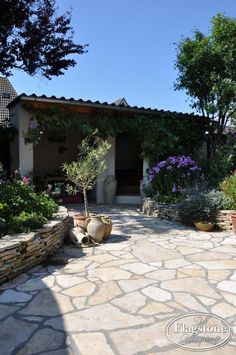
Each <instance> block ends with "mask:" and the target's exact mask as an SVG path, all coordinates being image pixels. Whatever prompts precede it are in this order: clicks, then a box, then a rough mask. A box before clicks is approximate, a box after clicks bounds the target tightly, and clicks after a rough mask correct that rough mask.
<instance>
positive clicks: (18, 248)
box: [0, 207, 70, 283]
mask: <svg viewBox="0 0 236 355" xmlns="http://www.w3.org/2000/svg"><path fill="white" fill-rule="evenodd" d="M69 221H70V217H69V216H68V213H67V209H66V208H65V207H59V211H58V212H57V213H55V214H54V215H53V218H52V219H51V220H50V221H48V223H47V224H45V225H44V226H43V228H42V229H37V230H35V231H34V232H31V233H22V234H17V235H11V236H10V235H6V236H4V237H3V238H1V239H0V283H2V282H4V281H6V280H7V279H12V278H13V277H15V276H16V275H18V274H20V273H21V272H23V271H26V270H28V269H30V268H31V267H32V266H35V265H37V264H39V263H41V262H42V261H43V260H44V259H45V258H46V257H47V256H48V255H50V254H53V253H54V252H55V251H56V249H58V248H59V247H60V246H61V245H62V244H63V242H64V239H65V237H66V236H67V234H68V232H69Z"/></svg>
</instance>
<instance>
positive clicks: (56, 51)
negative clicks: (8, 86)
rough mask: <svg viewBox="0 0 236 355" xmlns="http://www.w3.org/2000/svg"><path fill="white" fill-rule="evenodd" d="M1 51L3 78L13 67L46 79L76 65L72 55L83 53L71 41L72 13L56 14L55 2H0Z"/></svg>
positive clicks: (23, 0) (0, 67) (9, 73)
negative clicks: (40, 75)
mask: <svg viewBox="0 0 236 355" xmlns="http://www.w3.org/2000/svg"><path fill="white" fill-rule="evenodd" d="M6 14H7V15H6ZM0 48H1V51H0V73H1V74H2V75H3V76H9V75H11V74H12V71H13V69H15V68H16V69H20V70H23V71H24V72H26V73H28V74H29V75H35V74H38V73H40V74H42V75H43V76H44V77H46V78H48V79H51V78H52V77H53V76H58V75H62V74H64V71H65V70H67V69H68V68H70V67H74V66H75V64H76V61H75V59H74V58H73V56H71V55H74V54H83V53H84V52H85V46H81V45H79V44H76V43H75V42H74V41H73V29H72V27H71V13H70V12H66V13H65V14H62V15H57V7H56V1H55V0H1V12H0Z"/></svg>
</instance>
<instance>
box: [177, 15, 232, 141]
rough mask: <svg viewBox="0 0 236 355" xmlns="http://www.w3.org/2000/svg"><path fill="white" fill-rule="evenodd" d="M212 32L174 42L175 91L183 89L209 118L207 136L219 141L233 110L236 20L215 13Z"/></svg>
mask: <svg viewBox="0 0 236 355" xmlns="http://www.w3.org/2000/svg"><path fill="white" fill-rule="evenodd" d="M211 24H212V27H211V31H210V33H209V34H208V35H204V34H203V33H201V32H200V31H198V30H195V31H194V35H193V38H189V37H188V38H185V39H183V40H181V41H180V42H179V43H178V44H177V60H176V68H177V70H178V78H177V82H176V83H175V88H176V89H177V90H185V91H186V92H187V94H188V95H189V96H190V98H191V107H192V108H194V109H196V110H197V111H198V112H200V113H201V114H202V115H203V116H206V117H208V118H209V119H210V120H211V127H210V136H211V137H212V136H213V134H214V135H215V133H216V144H220V142H221V137H222V132H223V131H224V129H225V126H226V125H227V123H228V122H229V121H230V119H231V118H232V117H233V116H234V114H235V112H236V19H235V18H230V17H227V16H225V15H221V14H218V15H216V16H215V17H213V18H212V20H211Z"/></svg>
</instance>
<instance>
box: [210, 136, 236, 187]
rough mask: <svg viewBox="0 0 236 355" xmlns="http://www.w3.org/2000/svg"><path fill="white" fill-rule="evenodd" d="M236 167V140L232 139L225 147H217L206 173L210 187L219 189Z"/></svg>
mask: <svg viewBox="0 0 236 355" xmlns="http://www.w3.org/2000/svg"><path fill="white" fill-rule="evenodd" d="M235 166H236V139H235V138H234V137H233V138H230V139H229V140H228V142H227V144H225V145H221V146H218V147H216V150H215V152H214V154H213V155H212V157H211V160H210V162H209V165H208V166H207V167H206V171H207V173H208V176H209V182H210V185H211V186H213V187H218V186H219V184H220V182H221V181H222V180H223V179H224V177H225V176H226V175H228V174H229V173H230V172H231V171H232V169H233V168H234V167H235Z"/></svg>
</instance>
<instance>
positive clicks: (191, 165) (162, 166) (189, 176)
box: [147, 155, 203, 196]
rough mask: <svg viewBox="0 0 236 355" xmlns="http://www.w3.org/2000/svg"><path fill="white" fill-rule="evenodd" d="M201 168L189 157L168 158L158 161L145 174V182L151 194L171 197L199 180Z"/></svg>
mask: <svg viewBox="0 0 236 355" xmlns="http://www.w3.org/2000/svg"><path fill="white" fill-rule="evenodd" d="M200 175H201V176H203V174H202V173H201V168H200V167H199V166H198V164H197V163H196V162H195V161H194V160H193V159H192V158H191V157H189V156H185V155H180V156H170V157H168V158H167V159H166V160H162V161H159V162H158V163H157V164H156V165H154V166H153V167H152V168H151V169H150V170H149V172H148V174H147V181H148V183H149V187H151V189H152V191H153V194H154V195H156V194H158V195H165V196H168V195H171V194H176V193H179V192H180V191H181V189H183V188H185V187H187V186H189V185H191V183H193V181H195V180H197V179H199V178H200Z"/></svg>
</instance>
